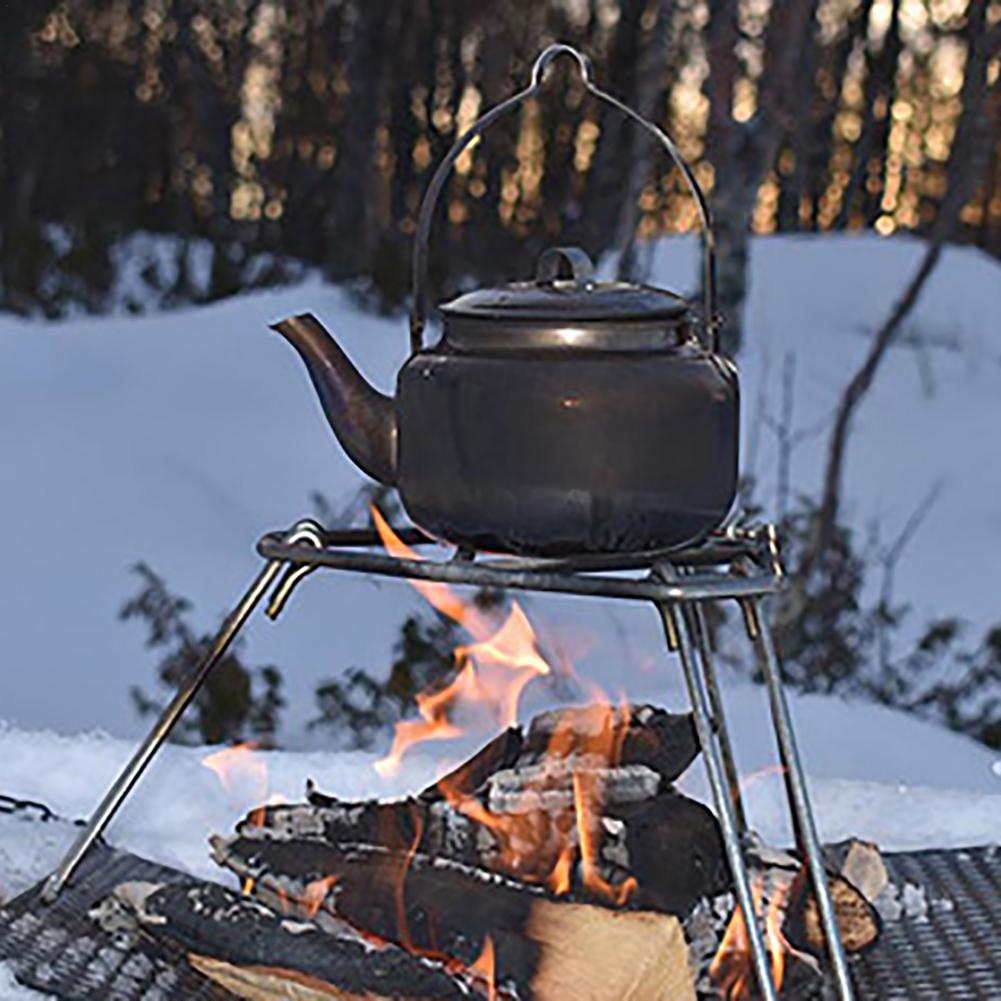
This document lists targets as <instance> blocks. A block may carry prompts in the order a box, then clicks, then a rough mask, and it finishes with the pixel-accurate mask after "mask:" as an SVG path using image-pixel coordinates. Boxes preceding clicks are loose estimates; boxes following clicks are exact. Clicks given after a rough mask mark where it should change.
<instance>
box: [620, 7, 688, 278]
mask: <svg viewBox="0 0 1001 1001" xmlns="http://www.w3.org/2000/svg"><path fill="white" fill-rule="evenodd" d="M649 11H650V12H651V13H652V15H653V17H654V22H653V26H652V27H651V28H650V29H649V30H648V31H647V32H646V36H647V37H646V39H645V41H644V42H642V43H641V48H640V54H639V59H638V60H637V63H636V110H637V111H638V112H639V113H640V114H641V115H642V116H643V117H644V118H648V119H651V120H656V119H657V118H658V117H660V116H659V115H658V114H657V102H658V101H659V100H660V98H661V96H662V95H663V93H664V82H665V81H664V78H665V74H666V72H667V67H668V64H669V63H668V56H669V52H670V47H671V17H672V15H673V13H674V0H655V2H654V3H653V4H652V5H651V7H650V8H649ZM662 155H663V150H662V149H661V148H660V146H659V145H655V144H654V142H653V140H652V139H651V138H650V136H649V135H647V134H646V133H645V132H643V131H642V130H640V129H639V128H634V129H633V135H632V139H631V142H630V154H629V164H630V166H629V171H628V174H627V176H626V184H625V189H624V191H623V194H622V206H621V208H620V210H619V219H618V224H617V226H616V231H615V243H614V246H615V248H616V249H621V251H622V253H621V255H620V256H619V261H618V265H617V267H618V277H619V278H621V279H626V278H629V277H630V276H631V274H632V271H633V268H634V267H635V264H636V227H637V226H638V225H639V217H640V205H639V201H640V195H641V194H642V193H643V186H644V184H646V182H647V180H648V179H649V177H650V175H651V165H652V162H653V159H654V157H660V156H662Z"/></svg>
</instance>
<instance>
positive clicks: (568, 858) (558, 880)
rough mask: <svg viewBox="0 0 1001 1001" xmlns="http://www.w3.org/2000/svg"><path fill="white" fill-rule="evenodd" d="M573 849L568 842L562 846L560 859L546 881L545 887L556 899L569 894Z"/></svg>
mask: <svg viewBox="0 0 1001 1001" xmlns="http://www.w3.org/2000/svg"><path fill="white" fill-rule="evenodd" d="M573 859H574V849H573V845H572V844H570V843H569V842H568V843H567V844H565V845H564V846H563V850H562V851H561V852H560V857H559V858H558V859H557V860H556V865H554V866H553V871H552V872H551V873H550V874H549V878H548V879H547V880H546V885H547V886H548V887H549V889H550V890H552V891H553V893H555V894H556V896H558V897H562V896H564V895H565V894H567V893H569V892H570V873H571V872H572V871H573Z"/></svg>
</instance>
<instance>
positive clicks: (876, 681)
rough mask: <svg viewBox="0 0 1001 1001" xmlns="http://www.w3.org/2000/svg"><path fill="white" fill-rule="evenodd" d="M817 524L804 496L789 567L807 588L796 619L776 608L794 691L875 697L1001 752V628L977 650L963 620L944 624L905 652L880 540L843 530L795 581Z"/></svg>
mask: <svg viewBox="0 0 1001 1001" xmlns="http://www.w3.org/2000/svg"><path fill="white" fill-rule="evenodd" d="M818 516H819V508H818V505H817V503H816V502H815V501H813V500H812V499H810V498H805V497H801V498H800V499H799V501H798V503H797V505H796V507H795V509H794V510H793V512H791V513H790V514H789V515H788V516H787V517H786V518H785V519H784V521H783V523H782V525H781V536H782V539H783V549H784V560H785V562H786V565H787V567H788V570H789V573H790V575H791V577H792V578H793V584H794V585H795V584H796V583H802V584H803V587H802V588H801V589H799V591H798V593H799V594H800V595H802V596H803V599H802V601H801V603H800V604H798V605H797V607H796V609H795V610H794V613H790V610H789V609H788V608H783V605H782V603H781V602H779V604H778V606H777V608H776V612H777V615H776V634H775V639H776V646H777V648H778V651H779V653H780V655H781V657H782V661H783V671H784V675H785V677H786V678H787V680H788V681H789V683H790V684H791V685H792V686H793V687H794V688H796V689H798V690H799V691H803V692H823V693H828V694H837V695H845V696H853V697H860V698H864V699H867V700H868V699H872V700H875V701H878V702H881V703H882V704H884V705H888V706H892V707H893V708H896V709H903V710H905V711H908V712H913V713H916V714H917V715H919V716H922V717H923V718H925V719H929V720H932V721H934V722H937V723H939V724H940V725H943V726H946V727H948V728H949V729H952V730H956V731H958V732H959V733H963V734H966V735H967V736H970V737H973V738H974V739H976V740H979V741H981V742H982V743H984V744H987V745H988V746H990V747H995V748H999V749H1001V626H995V627H993V628H992V629H989V630H988V631H987V634H986V635H985V636H984V637H983V639H982V640H980V641H979V642H974V643H972V644H970V643H969V642H967V641H966V634H967V632H968V627H967V626H966V625H965V624H964V623H962V621H961V620H960V619H958V618H947V619H942V620H939V621H935V622H931V623H929V624H928V625H927V627H926V628H925V629H924V631H923V632H922V633H921V634H920V636H919V638H918V639H917V641H916V642H913V645H904V647H903V650H902V652H901V651H900V650H899V648H900V647H901V645H902V644H903V643H904V641H903V640H902V638H901V637H902V630H903V627H904V626H905V625H906V624H907V620H908V616H909V609H908V607H907V606H906V605H903V604H898V603H896V602H894V600H893V598H892V589H891V588H890V587H888V586H886V575H887V574H888V573H892V566H890V565H888V564H887V562H886V561H885V559H883V560H881V559H880V553H879V551H878V550H877V547H876V546H875V544H874V543H873V541H872V540H870V539H867V538H861V539H860V538H859V536H858V534H857V533H856V532H854V531H852V530H851V529H849V528H847V527H845V526H844V525H841V524H839V525H837V526H836V528H835V531H834V533H833V537H832V540H831V543H830V544H829V545H828V547H827V548H826V549H825V550H824V551H823V553H822V555H821V556H820V557H819V558H818V559H816V560H815V561H813V562H812V564H811V567H810V570H809V577H808V579H807V580H805V581H801V582H797V581H796V580H795V578H796V575H797V574H799V573H800V558H801V555H802V553H803V552H804V551H805V549H806V547H807V546H808V545H809V544H810V543H811V541H812V537H811V533H812V531H813V529H814V521H815V519H816V518H817V517H818ZM896 555H898V556H899V552H898V553H897V554H896ZM789 590H790V591H793V590H794V588H790V589H789ZM754 674H755V678H756V680H761V679H760V672H759V671H758V670H757V669H756V668H755V669H754Z"/></svg>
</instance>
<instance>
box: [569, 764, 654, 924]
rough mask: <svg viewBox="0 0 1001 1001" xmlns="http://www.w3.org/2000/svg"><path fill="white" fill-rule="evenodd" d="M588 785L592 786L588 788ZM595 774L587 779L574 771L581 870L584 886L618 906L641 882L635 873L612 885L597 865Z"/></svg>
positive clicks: (598, 799) (598, 795) (624, 902)
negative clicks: (637, 879)
mask: <svg viewBox="0 0 1001 1001" xmlns="http://www.w3.org/2000/svg"><path fill="white" fill-rule="evenodd" d="M585 785H587V786H590V789H589V790H588V791H585ZM596 785H597V783H595V782H594V780H593V778H592V779H591V780H590V781H586V780H585V779H584V777H583V776H582V775H581V774H580V773H579V772H574V773H573V803H574V815H575V817H576V820H577V838H578V841H579V842H580V870H581V880H582V882H583V883H584V886H585V887H587V889H589V890H590V891H591V892H592V893H597V894H598V895H599V896H602V897H605V898H606V899H608V900H609V901H610V902H611V903H613V904H614V905H615V906H616V907H622V906H624V905H625V904H626V902H627V901H628V900H629V898H630V897H631V896H632V894H633V893H635V892H636V890H637V889H638V884H637V882H636V879H635V878H634V877H633V876H630V877H629V878H628V879H626V880H624V881H623V882H622V883H620V884H619V885H618V886H613V885H612V884H611V883H609V882H608V881H607V880H606V879H605V878H604V877H603V876H602V875H601V873H600V871H599V869H598V849H599V844H598V836H597V832H596V830H595V824H594V821H595V818H596V809H595V808H596V807H600V805H601V797H600V793H598V794H596V793H597V790H596V788H595V786H596Z"/></svg>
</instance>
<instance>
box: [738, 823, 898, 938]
mask: <svg viewBox="0 0 1001 1001" xmlns="http://www.w3.org/2000/svg"><path fill="white" fill-rule="evenodd" d="M859 844H860V845H862V843H861V842H859ZM868 847H870V848H874V847H875V846H868ZM849 853H850V846H848V847H847V848H843V850H842V851H839V852H837V853H836V854H838V855H842V854H843V855H844V856H845V859H846V860H847V856H848V854H849ZM753 854H754V857H755V858H754V861H753V863H752V866H753V868H754V869H756V870H758V871H760V872H762V873H764V874H765V875H766V876H767V881H768V882H769V883H770V884H771V885H772V886H773V887H774V886H781V888H782V892H783V898H784V900H785V912H786V913H785V920H784V923H783V932H784V933H785V935H786V937H787V938H788V940H789V942H790V943H791V944H792V945H793V946H795V947H796V948H798V949H808V950H809V951H810V952H811V953H813V954H814V955H816V956H823V955H824V954H825V949H826V946H825V942H826V939H825V936H824V930H823V927H822V925H821V923H820V911H819V909H818V906H817V899H816V896H815V895H814V892H813V884H812V882H811V880H810V877H809V875H808V872H807V868H806V866H805V865H803V863H802V862H801V861H800V859H799V858H798V857H797V856H796V855H793V854H791V853H790V852H788V851H785V850H783V849H776V848H771V847H769V846H767V845H763V844H758V845H756V846H755V847H754V850H753ZM866 854H867V856H868V855H869V854H870V853H868V852H867V853H866ZM877 855H878V850H877ZM826 862H827V863H828V867H827V885H828V888H829V890H830V893H831V899H832V902H833V904H834V917H835V921H836V922H837V925H838V930H839V932H840V933H841V941H842V943H843V944H844V947H845V950H846V951H847V952H849V953H854V952H861V951H863V950H864V949H867V948H868V947H869V946H870V945H872V944H873V942H875V941H876V939H877V938H878V937H879V933H880V930H881V928H882V922H881V921H880V917H879V912H878V911H877V910H876V908H875V907H874V906H873V905H872V903H871V901H870V899H869V898H868V896H867V895H866V894H864V893H863V892H862V891H861V890H860V889H858V888H857V887H856V886H855V885H853V884H852V882H850V881H849V880H848V879H846V878H845V876H844V875H843V874H838V873H836V872H834V871H832V868H833V865H836V864H837V863H836V860H834V859H831V858H827V859H826ZM832 863H833V865H832ZM856 864H857V865H858V866H861V865H862V863H861V862H857V863H856ZM878 865H880V866H881V865H882V860H881V859H880V860H879V862H878ZM875 866H877V863H876V862H875V861H873V860H872V859H871V857H870V858H868V867H869V868H870V869H872V873H871V875H872V878H873V879H877V875H876V873H875V868H873V867H875ZM840 868H841V869H842V872H843V871H844V864H843V863H842V865H841V866H840ZM884 871H885V870H884Z"/></svg>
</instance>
